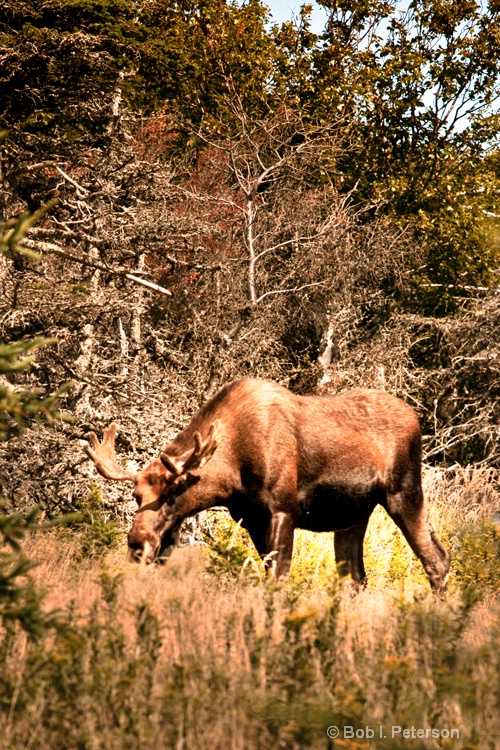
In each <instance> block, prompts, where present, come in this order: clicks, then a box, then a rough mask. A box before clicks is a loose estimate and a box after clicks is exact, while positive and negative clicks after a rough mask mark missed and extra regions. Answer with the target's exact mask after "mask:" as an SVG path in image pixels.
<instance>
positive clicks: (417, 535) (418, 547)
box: [388, 492, 450, 596]
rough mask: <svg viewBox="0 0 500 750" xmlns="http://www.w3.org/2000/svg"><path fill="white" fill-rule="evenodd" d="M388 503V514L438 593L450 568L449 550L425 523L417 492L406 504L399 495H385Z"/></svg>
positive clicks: (421, 498)
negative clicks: (414, 499) (412, 500)
mask: <svg viewBox="0 0 500 750" xmlns="http://www.w3.org/2000/svg"><path fill="white" fill-rule="evenodd" d="M388 506H389V507H388V512H389V515H390V516H391V518H392V519H393V521H395V523H396V524H397V525H398V526H399V528H400V529H401V531H402V532H403V534H404V536H405V538H406V541H407V542H408V544H409V545H410V547H411V548H412V550H413V552H414V553H415V554H416V556H417V557H418V559H419V560H420V562H421V563H422V565H423V567H424V570H425V572H426V574H427V577H428V579H429V583H430V585H431V588H432V590H433V592H434V593H435V594H437V595H438V596H439V595H442V594H443V593H444V591H445V589H446V582H447V580H448V574H449V571H450V554H449V552H448V551H447V550H446V549H445V548H444V547H443V545H442V544H441V542H440V541H439V539H438V537H437V535H436V532H435V531H434V529H433V528H432V526H431V524H430V523H429V520H428V518H427V513H426V512H425V509H424V505H423V497H422V495H421V492H420V493H419V497H418V501H417V503H412V505H411V506H410V507H408V503H402V502H401V497H400V496H392V497H389V498H388ZM405 506H406V507H405ZM391 507H392V510H391ZM396 508H397V509H396Z"/></svg>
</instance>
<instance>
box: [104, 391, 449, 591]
mask: <svg viewBox="0 0 500 750" xmlns="http://www.w3.org/2000/svg"><path fill="white" fill-rule="evenodd" d="M212 425H215V429H212V431H211V432H209V431H210V427H211V426H212ZM197 433H198V434H197ZM214 434H215V438H214V437H213V436H214ZM202 441H203V445H202ZM214 441H216V442H214ZM196 451H197V452H196ZM96 453H98V451H96V448H95V445H94V455H93V456H92V457H93V458H94V460H95V461H96V466H97V468H98V470H100V469H99V465H98V460H97V459H98V456H97V459H96V457H95V456H96ZM165 454H166V456H165ZM212 454H213V455H212ZM89 455H90V452H89ZM162 455H163V462H162V460H160V459H155V460H154V461H153V462H152V463H151V464H150V465H149V466H147V467H146V468H145V469H144V470H143V471H142V472H139V473H138V475H137V476H136V477H134V481H135V493H134V494H135V496H136V498H137V500H138V503H139V509H138V511H137V515H136V517H135V519H134V523H133V526H132V529H131V531H130V534H129V547H130V549H131V551H132V556H138V557H141V556H142V558H143V559H144V558H145V559H146V562H151V561H153V560H154V559H155V557H157V556H158V555H160V556H161V555H163V554H164V552H165V551H166V550H167V549H168V547H169V546H170V545H171V544H173V543H174V541H175V537H176V534H177V532H178V530H179V527H180V525H181V523H182V521H183V520H184V518H186V517H188V516H192V515H194V514H196V513H198V512H199V511H201V510H205V509H207V508H210V507H212V506H214V505H224V506H226V507H227V508H228V509H229V512H230V513H231V515H232V517H233V518H234V519H235V520H236V521H240V520H241V522H242V525H243V526H244V527H245V528H246V529H248V531H249V533H250V536H251V538H252V540H253V542H254V544H255V546H256V548H257V550H258V552H259V554H260V555H261V557H262V558H263V559H264V560H265V562H266V564H267V565H268V567H270V568H271V569H272V570H273V571H274V573H275V575H276V576H277V577H282V576H284V575H286V574H287V573H288V570H289V567H290V561H291V557H292V549H293V534H294V529H295V528H304V529H310V530H312V531H334V532H335V555H336V559H337V563H338V566H339V571H340V573H341V574H343V575H347V574H349V575H351V577H352V579H353V581H355V582H356V583H358V584H359V583H364V581H365V579H366V575H365V570H364V566H363V539H364V535H365V531H366V527H367V524H368V519H369V517H370V514H371V513H372V511H373V509H374V508H375V506H376V505H377V504H380V505H382V506H383V507H384V508H385V509H386V511H387V512H388V514H389V515H390V516H391V518H393V519H394V521H395V522H396V523H397V525H398V526H399V527H400V529H401V530H402V532H403V534H404V535H405V537H406V539H407V540H408V543H409V544H410V546H411V548H412V549H413V551H414V552H415V554H416V555H417V556H418V558H419V559H420V560H421V562H422V564H423V566H424V568H425V571H426V573H427V575H428V577H429V581H430V584H431V587H432V588H433V590H434V591H436V592H437V593H440V592H442V591H443V590H444V588H445V585H446V579H447V575H448V570H449V554H448V553H447V552H446V550H445V549H444V548H443V546H442V545H441V543H440V542H439V540H438V539H437V537H436V535H435V533H434V531H433V530H432V529H431V527H430V525H429V523H428V521H427V517H426V514H425V510H424V505H423V495H422V485H421V433H420V426H419V422H418V419H417V416H416V414H415V412H414V411H413V410H412V409H411V408H410V407H409V406H407V405H406V404H405V403H404V402H403V401H401V400H399V399H397V398H395V397H394V396H391V395H390V394H388V393H385V392H383V391H373V390H354V391H349V392H346V393H341V394H339V395H336V396H297V395H294V394H292V393H290V391H288V390H286V389H285V388H282V387H281V386H279V385H276V384H275V383H271V382H268V381H262V380H253V379H243V380H237V381H234V382H232V383H229V385H226V386H225V387H224V388H222V389H221V390H220V391H219V392H218V393H217V394H216V395H215V396H214V397H213V398H212V399H211V400H210V401H208V402H207V403H206V404H205V405H204V406H203V407H202V408H201V409H200V411H199V412H198V413H197V414H196V415H195V416H194V417H193V419H192V420H191V422H190V424H189V425H188V426H187V427H186V428H185V429H184V430H183V431H182V432H181V433H179V434H178V435H177V437H176V438H175V439H174V440H173V441H172V442H171V443H169V444H168V445H167V446H165V448H164V449H163V451H162ZM106 456H107V459H108V461H109V448H108V449H107V453H106ZM203 456H204V458H203ZM205 461H206V464H205V465H203V464H204V462H205ZM184 464H185V465H186V466H189V470H187V471H185V472H184V473H183V472H182V466H183V465H184ZM197 464H198V465H197ZM169 467H171V468H169ZM178 467H180V469H178ZM115 471H116V475H114V474H113V475H112V474H110V473H109V472H108V473H107V474H104V475H105V476H108V477H109V478H117V479H123V476H122V475H121V474H120V471H121V470H120V469H119V467H117V466H116V465H115ZM101 473H103V472H101ZM121 473H122V474H123V472H121Z"/></svg>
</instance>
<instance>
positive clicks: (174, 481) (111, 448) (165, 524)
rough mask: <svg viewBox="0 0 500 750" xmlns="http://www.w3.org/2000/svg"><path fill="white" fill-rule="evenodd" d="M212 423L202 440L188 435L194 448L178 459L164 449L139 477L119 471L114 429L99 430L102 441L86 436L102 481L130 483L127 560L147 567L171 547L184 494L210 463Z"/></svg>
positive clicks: (213, 446) (213, 440)
mask: <svg viewBox="0 0 500 750" xmlns="http://www.w3.org/2000/svg"><path fill="white" fill-rule="evenodd" d="M218 426H219V423H218V422H217V421H216V422H214V423H212V424H211V426H210V428H209V430H208V434H207V436H206V437H205V439H203V438H202V435H201V433H200V432H198V431H196V432H194V434H193V443H194V445H193V446H192V447H190V448H189V449H188V450H186V451H185V452H183V453H182V454H180V455H169V453H167V452H166V451H165V450H164V451H162V452H161V453H160V456H159V458H156V459H154V461H152V462H151V463H150V464H149V465H148V466H146V468H145V469H143V470H142V471H138V472H133V471H128V470H126V469H122V468H121V467H120V466H119V465H118V462H117V459H116V452H115V440H116V434H117V427H116V424H112V425H110V426H109V427H108V428H107V429H106V430H104V434H103V439H102V442H99V440H98V438H97V435H96V434H95V433H94V432H91V433H90V434H89V435H88V441H89V444H88V445H86V446H85V452H86V453H87V455H88V456H89V458H91V459H92V461H93V462H94V464H95V467H96V469H97V471H98V472H99V474H101V476H103V477H105V478H106V479H112V480H115V481H117V482H131V483H133V484H134V492H133V496H134V498H135V499H136V501H137V504H138V506H139V507H138V510H137V513H136V515H135V519H134V523H133V525H132V528H131V530H130V532H129V535H128V547H129V559H130V560H132V561H142V562H144V563H146V564H148V563H151V562H153V561H154V560H155V559H157V558H159V559H162V558H163V557H164V556H165V555H166V553H167V552H168V550H169V548H170V547H171V546H172V545H173V544H174V543H175V541H176V537H177V532H178V531H179V527H180V525H181V523H182V521H183V520H184V518H185V517H186V515H187V514H188V513H186V510H187V509H186V507H185V505H186V502H185V501H186V497H185V495H186V490H187V489H188V488H189V487H190V486H193V485H195V484H196V483H197V481H198V479H199V475H198V474H197V473H196V472H197V471H199V470H200V469H201V468H202V467H203V466H204V465H205V464H206V463H207V461H209V460H210V459H211V458H212V456H213V454H214V452H215V450H216V449H217V445H218V437H217V428H218Z"/></svg>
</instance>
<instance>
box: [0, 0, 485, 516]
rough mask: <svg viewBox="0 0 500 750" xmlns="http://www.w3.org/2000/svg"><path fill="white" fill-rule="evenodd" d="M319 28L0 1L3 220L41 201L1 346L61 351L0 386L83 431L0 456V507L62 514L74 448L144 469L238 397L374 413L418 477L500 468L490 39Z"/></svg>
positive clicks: (432, 8) (68, 501)
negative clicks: (409, 451) (383, 405)
mask: <svg viewBox="0 0 500 750" xmlns="http://www.w3.org/2000/svg"><path fill="white" fill-rule="evenodd" d="M323 4H324V6H325V7H326V8H327V9H328V13H329V20H328V23H327V25H326V28H325V31H324V33H323V34H322V35H317V34H314V33H313V32H312V31H311V28H310V22H309V19H310V9H309V8H308V7H307V6H304V8H303V10H302V13H301V15H300V17H299V19H298V20H297V22H296V23H292V22H290V23H286V24H283V25H281V26H271V25H270V24H269V22H268V15H267V11H266V9H265V7H264V6H263V5H262V4H261V3H260V2H259V1H258V0H250V2H247V3H245V4H243V5H242V6H240V5H239V4H237V3H228V2H224V0H206V1H205V2H201V3H200V2H196V3H194V2H190V1H184V2H166V0H154V1H153V2H149V1H148V2H140V1H138V0H99V1H97V0H85V1H84V0H31V1H30V2H18V0H7V1H6V2H4V3H3V4H2V6H1V8H0V48H1V54H2V66H1V72H0V111H1V113H2V120H3V124H4V126H5V127H7V128H8V130H9V137H8V140H7V142H6V144H5V147H4V154H3V157H2V173H1V179H2V182H1V209H2V214H3V220H4V221H8V220H9V219H10V218H12V217H15V216H17V215H19V214H20V213H21V212H22V211H23V210H26V209H28V210H30V211H35V210H37V209H38V208H39V207H40V206H41V205H44V204H45V203H46V202H47V201H48V200H49V199H51V198H57V200H58V203H57V206H55V207H54V208H53V209H52V210H51V212H50V214H49V215H46V216H45V217H43V219H42V220H41V221H40V222H39V223H38V224H37V225H36V226H35V227H34V228H33V229H32V230H31V232H30V235H29V239H28V240H27V241H26V243H25V244H26V246H28V247H31V248H32V249H33V250H36V251H37V252H38V253H40V254H41V258H40V259H39V260H34V259H30V258H29V257H27V256H26V255H24V256H23V255H21V254H19V253H17V252H15V250H14V251H13V252H12V253H11V255H10V257H9V258H3V259H1V260H0V262H1V264H2V265H1V271H0V283H1V288H2V295H1V296H2V301H1V303H0V336H1V337H2V339H4V340H5V341H6V342H13V341H17V340H19V339H21V340H24V339H28V338H32V337H36V336H41V335H43V336H50V337H54V338H56V339H57V343H55V344H53V345H52V346H50V347H47V348H45V349H43V350H42V351H41V352H40V354H39V356H38V359H37V362H36V363H35V365H34V367H33V368H32V370H31V371H30V372H29V373H24V374H9V375H8V380H9V383H8V386H9V388H11V389H12V388H13V389H14V390H22V389H24V388H26V387H29V388H40V389H41V390H42V391H46V392H47V394H49V393H52V392H53V391H55V390H56V389H57V388H58V387H60V385H61V384H62V383H64V382H66V381H68V380H71V381H72V382H73V387H72V389H71V390H70V391H68V392H67V394H66V395H65V397H64V399H65V400H64V401H63V403H62V405H63V407H64V409H65V410H67V411H70V412H71V413H72V414H74V415H75V417H76V421H75V423H74V424H73V425H69V424H64V425H63V426H61V427H58V428H57V429H55V430H53V431H52V432H49V431H48V430H46V429H44V430H42V429H40V428H38V429H37V430H36V431H35V430H31V429H28V430H27V432H26V433H25V437H24V439H23V441H22V442H21V441H20V439H19V438H13V439H12V440H10V441H9V442H8V443H7V444H6V445H5V446H4V448H3V449H2V450H3V459H2V460H3V464H2V469H1V475H2V476H3V477H4V479H5V482H4V484H5V488H4V493H5V494H6V495H7V496H8V497H9V499H10V500H11V502H12V503H13V504H14V505H15V506H18V505H19V504H22V503H25V502H30V503H31V502H33V501H37V502H42V503H43V504H44V505H45V507H46V508H47V510H48V511H50V512H55V511H56V509H58V508H64V507H66V508H68V507H69V508H74V507H76V505H77V504H78V501H79V499H81V497H82V496H83V495H84V494H85V493H86V492H87V476H86V473H87V471H88V469H87V468H86V465H85V464H84V463H83V458H80V453H79V446H78V444H77V441H78V439H80V438H81V437H82V436H83V435H84V434H85V432H86V431H87V430H88V429H90V428H93V429H95V428H96V427H97V428H99V427H100V426H102V425H103V424H104V423H105V422H107V421H109V420H110V419H111V418H114V419H117V420H118V422H119V423H120V425H121V426H122V427H123V428H124V429H123V436H122V438H121V440H122V442H121V447H122V448H126V449H127V451H128V452H129V453H130V452H132V453H133V452H134V451H135V457H136V458H137V459H138V460H143V459H144V458H145V457H146V456H147V455H149V454H151V453H154V452H155V451H156V450H157V448H158V445H159V443H160V442H161V441H162V440H164V439H165V438H166V436H167V435H168V434H169V433H171V432H173V431H175V430H176V429H178V428H179V427H180V426H182V424H183V423H184V422H185V420H186V419H187V416H188V415H189V414H190V413H191V412H192V410H193V409H195V408H197V406H198V405H199V404H200V402H202V401H203V400H204V399H205V398H206V397H207V395H209V394H210V393H212V392H213V391H214V390H215V389H216V388H217V387H218V386H220V385H222V383H224V382H226V381H227V380H229V379H231V378H233V377H237V376H240V375H245V374H248V375H256V376H262V377H272V378H274V379H276V380H279V381H281V382H283V383H284V384H287V385H289V386H290V387H292V388H295V389H297V390H300V391H304V392H305V391H310V390H311V389H314V388H318V389H320V390H321V389H324V390H338V389H341V388H345V387H352V386H356V385H365V386H374V387H382V388H387V389H390V390H391V391H394V392H395V393H398V394H400V395H402V396H404V397H405V398H407V399H408V400H410V402H411V403H413V404H414V405H415V406H416V408H417V410H418V411H419V413H420V415H421V417H422V419H423V424H424V430H425V433H426V445H425V447H426V451H427V456H428V459H429V460H432V461H438V462H442V463H453V462H457V461H458V462H461V463H467V462H469V461H473V462H478V461H479V462H490V463H492V464H494V463H496V462H498V458H499V453H500V450H499V436H498V430H497V424H498V419H499V412H498V396H499V392H500V377H499V358H498V348H499V345H498V334H497V331H498V323H499V317H500V305H499V302H498V299H499V296H498V288H497V284H498V281H497V279H498V276H497V274H498V271H499V267H500V258H499V246H498V231H497V221H498V217H497V213H498V207H497V203H498V190H499V179H500V168H499V157H498V150H497V149H498V134H499V128H500V119H499V117H498V113H497V96H498V93H499V89H498V87H499V72H500V71H499V66H500V54H499V53H500V50H499V45H500V41H499V40H500V14H499V12H498V9H497V8H496V6H495V4H494V3H489V4H488V5H486V4H484V3H483V4H479V3H476V2H473V1H472V0H470V2H463V0H462V1H461V2H458V1H453V0H448V1H447V2H446V3H444V2H442V0H413V2H411V3H410V4H409V7H408V9H407V10H405V12H400V11H399V9H398V7H397V4H396V5H395V4H394V3H392V2H385V1H384V2H383V1H382V0H369V1H368V2H366V0H363V1H361V0H360V1H359V2H357V1H354V2H353V1H350V2H349V3H345V2H342V1H339V2H335V1H330V0H329V1H328V2H324V3H323ZM141 282H142V283H141ZM143 282H147V283H149V284H150V286H145V285H144V283H143ZM151 284H153V286H151ZM127 435H128V437H127ZM49 457H50V458H49ZM7 467H8V468H7ZM12 467H14V468H12ZM41 480H43V482H42V481H41ZM75 504H76V505H75Z"/></svg>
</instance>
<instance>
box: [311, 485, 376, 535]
mask: <svg viewBox="0 0 500 750" xmlns="http://www.w3.org/2000/svg"><path fill="white" fill-rule="evenodd" d="M383 499H384V493H383V490H382V489H381V488H380V487H371V488H361V487H360V488H358V489H356V488H354V489H353V488H352V487H351V488H349V492H346V491H345V490H344V489H343V488H341V487H333V486H331V485H318V486H316V487H314V488H311V489H310V490H309V491H307V490H306V491H303V492H299V509H300V512H301V514H300V516H299V519H298V521H297V526H298V528H300V529H308V530H309V531H336V530H337V529H348V528H349V527H350V526H355V525H356V524H358V523H363V522H364V521H366V520H367V519H368V517H369V516H370V513H371V512H372V510H373V509H374V507H375V506H376V505H377V504H378V503H380V502H383Z"/></svg>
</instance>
